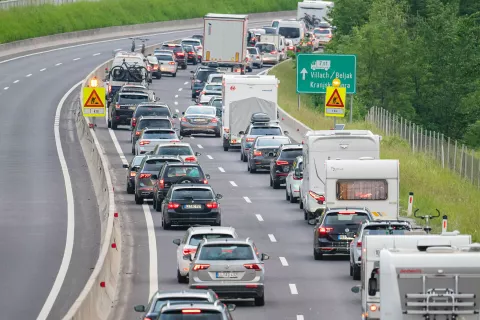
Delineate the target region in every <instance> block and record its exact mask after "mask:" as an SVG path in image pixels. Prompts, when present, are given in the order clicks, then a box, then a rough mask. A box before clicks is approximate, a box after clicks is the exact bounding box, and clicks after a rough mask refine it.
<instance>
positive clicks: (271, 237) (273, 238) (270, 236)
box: [268, 234, 277, 242]
mask: <svg viewBox="0 0 480 320" xmlns="http://www.w3.org/2000/svg"><path fill="white" fill-rule="evenodd" d="M268 238H269V239H270V241H272V242H277V239H275V236H274V235H273V234H268Z"/></svg>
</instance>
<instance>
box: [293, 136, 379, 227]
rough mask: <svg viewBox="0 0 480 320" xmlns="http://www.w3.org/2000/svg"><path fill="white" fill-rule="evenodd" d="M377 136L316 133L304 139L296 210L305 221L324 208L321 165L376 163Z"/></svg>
mask: <svg viewBox="0 0 480 320" xmlns="http://www.w3.org/2000/svg"><path fill="white" fill-rule="evenodd" d="M380 139H381V138H380V136H379V135H376V134H373V133H372V132H371V131H369V130H319V131H309V132H307V134H306V135H305V141H304V147H303V161H304V163H303V167H304V169H303V180H302V184H301V187H300V209H303V210H304V211H305V219H306V220H308V219H311V218H312V217H313V216H318V215H319V214H321V213H322V212H323V211H324V210H325V207H326V204H325V161H327V160H336V159H338V160H340V159H360V158H363V157H371V158H373V159H380Z"/></svg>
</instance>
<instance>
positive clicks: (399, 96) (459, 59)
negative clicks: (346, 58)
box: [327, 0, 480, 147]
mask: <svg viewBox="0 0 480 320" xmlns="http://www.w3.org/2000/svg"><path fill="white" fill-rule="evenodd" d="M331 18H332V20H333V21H334V24H335V26H336V27H337V30H336V35H335V37H334V38H335V39H334V40H333V41H332V42H331V44H330V45H329V46H328V48H327V51H329V52H335V53H345V54H356V55H357V64H358V66H357V68H358V69H357V83H358V96H357V97H356V98H357V100H358V101H359V104H361V105H365V106H368V107H371V106H374V105H377V106H381V107H383V108H385V109H387V110H389V111H392V112H396V113H398V114H400V115H401V116H403V117H405V118H407V119H410V120H412V121H414V122H415V123H418V124H421V125H422V126H423V127H425V128H426V129H428V130H435V131H437V132H442V133H444V134H445V135H446V136H449V137H451V138H454V139H461V140H464V141H465V142H466V143H467V144H469V145H470V146H472V147H480V77H479V72H480V1H478V0H459V1H456V0H337V1H335V8H334V10H333V12H332V17H331Z"/></svg>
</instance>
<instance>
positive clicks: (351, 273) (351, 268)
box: [350, 257, 353, 277]
mask: <svg viewBox="0 0 480 320" xmlns="http://www.w3.org/2000/svg"><path fill="white" fill-rule="evenodd" d="M350 259H352V258H351V257H350ZM350 277H353V266H352V262H351V261H350Z"/></svg>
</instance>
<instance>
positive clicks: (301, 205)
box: [298, 199, 303, 209]
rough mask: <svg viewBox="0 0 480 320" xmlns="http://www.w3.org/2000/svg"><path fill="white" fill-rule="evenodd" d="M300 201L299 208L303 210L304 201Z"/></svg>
mask: <svg viewBox="0 0 480 320" xmlns="http://www.w3.org/2000/svg"><path fill="white" fill-rule="evenodd" d="M298 201H299V203H298V206H299V207H300V209H303V201H302V199H299V200H298Z"/></svg>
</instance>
